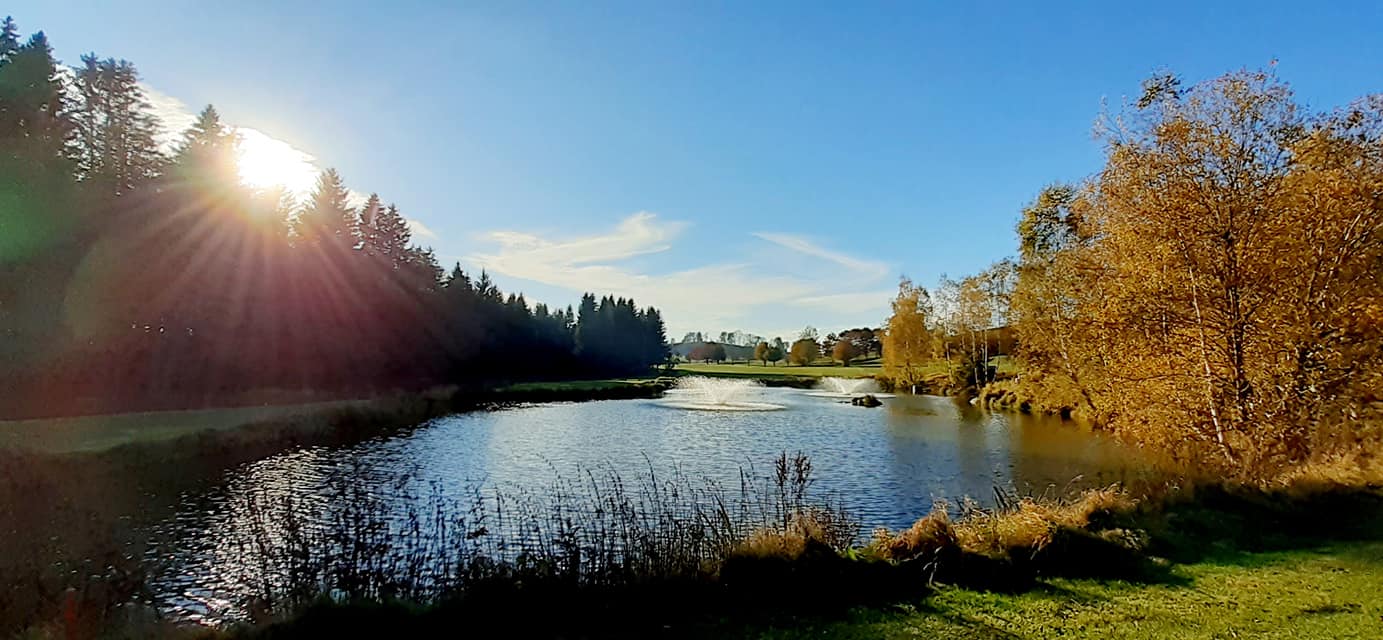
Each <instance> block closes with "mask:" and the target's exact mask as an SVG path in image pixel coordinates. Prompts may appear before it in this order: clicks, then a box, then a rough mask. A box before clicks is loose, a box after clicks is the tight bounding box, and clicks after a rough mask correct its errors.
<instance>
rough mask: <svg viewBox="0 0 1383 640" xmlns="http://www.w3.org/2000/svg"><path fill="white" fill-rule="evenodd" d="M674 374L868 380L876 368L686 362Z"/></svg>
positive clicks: (876, 373)
mask: <svg viewBox="0 0 1383 640" xmlns="http://www.w3.org/2000/svg"><path fill="white" fill-rule="evenodd" d="M677 371H680V372H683V373H691V374H696V375H703V376H719V377H725V378H784V377H788V378H793V377H797V378H822V377H828V376H830V377H837V378H872V377H874V376H876V375H879V367H878V366H877V365H875V366H852V367H842V366H839V365H835V364H823V365H804V366H797V365H793V366H785V365H784V366H775V365H769V366H763V365H761V364H759V363H739V362H722V363H715V364H706V363H702V362H686V363H682V364H679V365H677Z"/></svg>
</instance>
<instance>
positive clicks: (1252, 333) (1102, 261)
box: [1014, 71, 1383, 472]
mask: <svg viewBox="0 0 1383 640" xmlns="http://www.w3.org/2000/svg"><path fill="white" fill-rule="evenodd" d="M1105 137H1106V142H1107V144H1108V156H1107V161H1106V165H1105V168H1104V170H1103V171H1102V172H1101V173H1100V174H1099V175H1098V176H1096V177H1095V178H1094V179H1092V180H1091V182H1090V183H1089V184H1088V185H1086V186H1084V187H1080V188H1074V187H1060V186H1058V187H1054V188H1051V189H1048V190H1046V191H1044V192H1043V194H1042V195H1040V196H1039V198H1038V200H1037V201H1036V202H1035V203H1034V205H1033V206H1032V207H1030V209H1029V211H1025V213H1024V216H1023V222H1022V223H1021V224H1020V228H1019V233H1020V237H1021V238H1022V242H1023V244H1022V252H1023V255H1022V261H1021V264H1020V275H1019V282H1018V287H1017V290H1016V291H1015V292H1014V300H1015V308H1016V310H1017V313H1016V315H1017V316H1018V317H1019V329H1020V338H1019V339H1020V340H1021V342H1022V345H1023V350H1024V351H1023V353H1024V358H1025V360H1026V362H1027V363H1028V364H1029V366H1030V367H1031V368H1032V369H1033V370H1034V371H1035V372H1037V373H1039V374H1040V375H1042V376H1047V377H1050V378H1055V379H1059V380H1060V381H1061V382H1062V383H1063V386H1068V387H1069V388H1070V389H1072V390H1074V393H1075V394H1076V395H1078V396H1079V397H1080V402H1082V403H1083V404H1084V405H1086V406H1087V407H1089V408H1090V410H1091V413H1092V414H1094V415H1095V416H1097V417H1098V419H1099V420H1100V421H1102V422H1105V423H1107V424H1109V425H1110V426H1111V427H1112V428H1114V429H1115V430H1117V431H1119V432H1121V433H1123V434H1125V435H1127V436H1129V437H1132V438H1134V439H1137V440H1140V441H1143V442H1146V443H1150V444H1155V445H1158V446H1161V447H1164V448H1168V449H1171V450H1174V451H1176V452H1178V453H1180V454H1182V455H1185V456H1188V457H1193V458H1195V459H1197V460H1200V461H1203V462H1214V463H1216V464H1218V465H1220V466H1223V467H1225V468H1227V469H1237V470H1249V471H1254V472H1262V471H1271V470H1273V469H1279V468H1281V467H1282V466H1283V465H1288V464H1292V463H1294V462H1299V461H1302V460H1305V459H1307V458H1309V457H1311V456H1312V455H1317V454H1323V453H1325V452H1328V451H1330V450H1331V449H1332V448H1333V446H1334V445H1336V444H1337V443H1340V442H1355V441H1357V439H1358V438H1360V437H1365V436H1367V435H1368V433H1366V431H1367V430H1368V429H1369V428H1370V427H1368V426H1367V425H1369V424H1370V422H1369V421H1367V420H1365V419H1363V418H1364V417H1366V416H1367V415H1368V414H1369V413H1370V412H1373V413H1376V411H1377V409H1376V400H1375V399H1374V398H1375V396H1376V393H1377V392H1376V389H1377V388H1378V387H1377V386H1376V383H1377V381H1378V379H1379V377H1378V376H1379V372H1380V367H1381V366H1383V362H1381V361H1380V353H1383V332H1380V326H1379V322H1378V317H1379V316H1378V312H1377V309H1378V308H1379V305H1380V300H1381V299H1383V268H1381V267H1383V196H1380V194H1383V96H1370V97H1367V98H1364V99H1361V100H1359V101H1357V102H1355V103H1352V104H1350V105H1348V106H1346V107H1344V108H1342V109H1338V110H1336V111H1334V112H1330V113H1310V112H1307V110H1306V109H1305V108H1303V107H1302V106H1301V105H1299V104H1298V103H1297V102H1296V101H1295V100H1294V98H1293V95H1292V92H1291V90H1290V89H1289V87H1288V86H1287V85H1286V84H1285V83H1283V82H1281V81H1280V80H1279V79H1278V78H1277V77H1276V76H1275V75H1273V73H1272V72H1270V71H1240V72H1235V73H1231V74H1227V75H1225V76H1222V77H1219V78H1215V79H1213V80H1210V81H1208V82H1204V83H1201V84H1198V85H1195V86H1193V87H1190V88H1183V87H1182V86H1181V84H1180V82H1179V81H1178V80H1177V79H1176V78H1175V77H1172V76H1160V77H1157V78H1154V79H1153V80H1151V81H1149V82H1148V83H1147V84H1146V85H1145V87H1144V93H1143V96H1142V98H1141V99H1140V100H1138V101H1137V102H1136V103H1135V104H1134V105H1130V107H1129V108H1128V109H1126V112H1125V113H1123V114H1121V115H1120V116H1119V117H1117V118H1111V119H1110V122H1109V127H1108V128H1107V131H1106V135H1105ZM1371 385H1374V386H1371ZM1373 435H1375V436H1376V435H1377V434H1373Z"/></svg>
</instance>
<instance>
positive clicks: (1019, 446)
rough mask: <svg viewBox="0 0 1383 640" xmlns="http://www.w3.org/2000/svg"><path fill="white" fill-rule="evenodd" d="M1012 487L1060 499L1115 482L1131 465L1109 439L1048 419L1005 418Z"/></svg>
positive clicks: (1124, 452) (1126, 455)
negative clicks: (1010, 449)
mask: <svg viewBox="0 0 1383 640" xmlns="http://www.w3.org/2000/svg"><path fill="white" fill-rule="evenodd" d="M1005 418H1006V419H1007V420H1008V422H1009V425H1010V426H1009V429H1008V431H1009V434H1010V435H1009V437H1010V439H1011V442H1012V443H1013V455H1012V456H1011V457H1010V465H1011V470H1012V476H1011V477H1012V488H1014V489H1016V490H1018V491H1019V492H1020V493H1034V494H1042V493H1047V494H1054V495H1065V494H1067V493H1069V492H1071V491H1076V490H1079V489H1084V488H1088V487H1093V486H1099V485H1105V484H1109V483H1111V482H1115V481H1120V480H1123V479H1125V477H1126V476H1127V473H1126V471H1127V470H1128V469H1129V468H1130V467H1131V465H1132V461H1131V459H1130V456H1129V452H1128V451H1127V450H1124V449H1122V448H1120V447H1119V446H1118V444H1117V443H1116V442H1115V441H1114V440H1113V439H1112V438H1106V437H1100V436H1099V434H1092V433H1090V432H1088V431H1085V430H1083V429H1081V428H1080V427H1077V426H1075V425H1073V424H1070V423H1067V422H1063V421H1061V420H1060V419H1058V418H1055V417H1051V416H1032V415H1024V414H1019V413H1014V414H1007V415H1006V416H1005Z"/></svg>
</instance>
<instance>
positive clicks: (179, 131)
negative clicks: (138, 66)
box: [140, 84, 197, 151]
mask: <svg viewBox="0 0 1383 640" xmlns="http://www.w3.org/2000/svg"><path fill="white" fill-rule="evenodd" d="M140 88H142V89H144V97H146V98H148V99H149V107H150V109H151V110H152V111H153V112H154V115H155V116H156V117H158V121H159V125H160V128H159V135H158V136H157V140H158V143H159V146H161V147H163V149H164V150H165V151H171V150H172V149H173V148H174V147H177V146H178V143H179V142H181V141H182V135H183V132H184V131H187V128H188V127H190V126H192V123H194V122H196V121H197V115H196V114H195V113H194V112H193V111H192V109H190V108H188V106H187V103H186V102H183V101H182V100H179V99H177V98H174V97H173V96H170V95H168V94H166V93H164V92H162V91H159V90H158V89H155V88H153V87H151V86H149V85H147V84H140Z"/></svg>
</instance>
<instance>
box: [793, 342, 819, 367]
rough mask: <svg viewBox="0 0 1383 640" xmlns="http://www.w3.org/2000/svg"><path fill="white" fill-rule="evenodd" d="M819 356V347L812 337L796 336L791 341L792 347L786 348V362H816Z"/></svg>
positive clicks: (800, 363)
mask: <svg viewBox="0 0 1383 640" xmlns="http://www.w3.org/2000/svg"><path fill="white" fill-rule="evenodd" d="M820 356H821V347H820V346H819V345H817V343H816V340H815V339H812V338H798V339H797V340H795V341H793V343H792V347H791V348H790V349H788V363H789V364H795V365H803V366H805V365H809V364H811V363H813V362H816V359H817V358H818V357H820Z"/></svg>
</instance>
